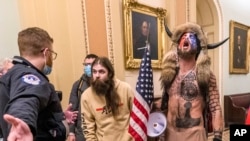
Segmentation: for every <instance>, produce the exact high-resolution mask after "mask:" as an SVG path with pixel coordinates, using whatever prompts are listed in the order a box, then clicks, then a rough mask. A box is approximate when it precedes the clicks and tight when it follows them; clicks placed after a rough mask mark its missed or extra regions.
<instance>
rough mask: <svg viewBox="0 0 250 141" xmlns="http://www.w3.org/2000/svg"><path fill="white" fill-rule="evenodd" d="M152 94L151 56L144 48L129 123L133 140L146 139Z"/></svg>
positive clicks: (142, 140)
mask: <svg viewBox="0 0 250 141" xmlns="http://www.w3.org/2000/svg"><path fill="white" fill-rule="evenodd" d="M153 94H154V86H153V71H152V67H151V58H150V53H149V51H148V49H146V51H145V53H144V56H143V58H142V61H141V65H140V71H139V76H138V80H137V84H136V94H135V97H134V101H133V107H132V111H131V115H130V123H129V133H130V134H131V135H132V136H133V138H134V139H135V141H146V140H147V122H148V118H149V114H150V107H151V106H150V105H151V104H152V102H153V98H154V95H153Z"/></svg>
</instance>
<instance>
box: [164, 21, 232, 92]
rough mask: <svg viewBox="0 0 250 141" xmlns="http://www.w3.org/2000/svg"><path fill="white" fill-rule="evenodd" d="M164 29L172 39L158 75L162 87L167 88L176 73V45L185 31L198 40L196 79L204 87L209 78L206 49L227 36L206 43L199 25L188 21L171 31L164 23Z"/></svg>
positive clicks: (220, 43)
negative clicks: (170, 47) (211, 42)
mask: <svg viewBox="0 0 250 141" xmlns="http://www.w3.org/2000/svg"><path fill="white" fill-rule="evenodd" d="M165 30H166V32H167V34H168V36H169V37H170V38H171V40H172V49H171V50H170V51H169V52H167V53H166V54H165V55H164V57H163V62H162V64H163V69H162V73H161V77H160V80H161V85H162V88H169V87H170V85H171V83H172V81H173V80H174V78H175V76H176V75H177V74H178V70H179V66H178V54H177V47H178V44H179V40H180V38H181V36H182V35H183V34H184V33H187V32H191V33H194V34H196V36H197V39H198V40H199V42H198V43H199V45H198V46H199V47H198V53H197V55H196V57H197V58H196V74H197V81H198V84H199V86H200V88H203V87H206V86H207V84H208V82H209V78H210V64H211V61H210V57H209V56H208V53H207V49H214V48H216V47H218V46H220V45H222V44H223V43H225V42H226V41H227V40H228V38H227V39H225V40H223V41H221V42H219V43H215V44H207V37H206V36H205V34H204V32H203V30H202V28H201V26H199V25H198V24H195V23H190V22H188V23H185V24H182V25H179V26H177V27H176V28H175V30H174V31H173V33H172V32H171V31H170V30H169V29H168V27H167V26H166V24H165Z"/></svg>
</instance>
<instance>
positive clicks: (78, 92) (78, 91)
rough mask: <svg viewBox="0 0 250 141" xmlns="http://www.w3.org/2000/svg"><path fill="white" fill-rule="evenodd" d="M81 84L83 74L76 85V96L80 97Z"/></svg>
mask: <svg viewBox="0 0 250 141" xmlns="http://www.w3.org/2000/svg"><path fill="white" fill-rule="evenodd" d="M82 85H83V76H81V78H80V79H79V83H78V87H77V96H78V98H80V95H81V94H82V90H81V88H82Z"/></svg>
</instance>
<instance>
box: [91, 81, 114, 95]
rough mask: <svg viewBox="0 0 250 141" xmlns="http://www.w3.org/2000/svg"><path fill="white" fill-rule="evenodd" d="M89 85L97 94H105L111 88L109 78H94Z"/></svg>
mask: <svg viewBox="0 0 250 141" xmlns="http://www.w3.org/2000/svg"><path fill="white" fill-rule="evenodd" d="M91 85H92V87H93V89H94V91H95V92H96V94H98V95H106V94H107V93H108V92H109V91H110V90H111V89H110V88H111V82H110V80H106V81H102V80H99V79H96V80H95V81H92V82H91Z"/></svg>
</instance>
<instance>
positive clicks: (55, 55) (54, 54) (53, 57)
mask: <svg viewBox="0 0 250 141" xmlns="http://www.w3.org/2000/svg"><path fill="white" fill-rule="evenodd" d="M44 50H45V48H44V49H42V50H41V52H43V51H44ZM48 51H49V52H51V54H52V59H53V60H56V57H57V53H56V52H54V51H53V50H50V49H48Z"/></svg>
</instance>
